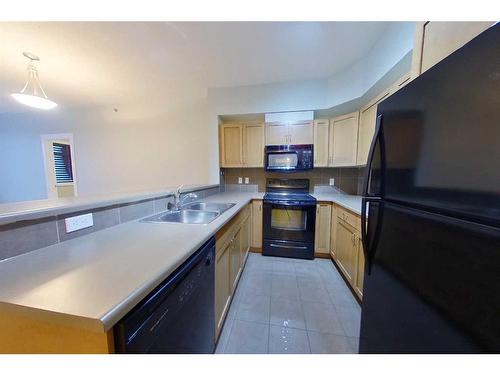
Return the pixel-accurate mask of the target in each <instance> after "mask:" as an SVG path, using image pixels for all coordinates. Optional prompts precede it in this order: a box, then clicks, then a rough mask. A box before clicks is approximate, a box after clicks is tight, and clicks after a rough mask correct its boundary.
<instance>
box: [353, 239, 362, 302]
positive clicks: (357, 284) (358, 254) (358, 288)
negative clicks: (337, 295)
mask: <svg viewBox="0 0 500 375" xmlns="http://www.w3.org/2000/svg"><path fill="white" fill-rule="evenodd" d="M355 241H356V243H355V248H356V277H355V279H354V291H355V292H356V294H357V295H358V296H359V298H363V280H364V277H365V254H364V253H363V244H362V243H361V241H360V238H359V236H358V235H356V236H355Z"/></svg>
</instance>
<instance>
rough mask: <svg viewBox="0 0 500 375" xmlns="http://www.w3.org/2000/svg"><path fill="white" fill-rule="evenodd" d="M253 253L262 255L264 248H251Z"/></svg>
mask: <svg viewBox="0 0 500 375" xmlns="http://www.w3.org/2000/svg"><path fill="white" fill-rule="evenodd" d="M250 252H251V253H262V248H260V247H251V248H250Z"/></svg>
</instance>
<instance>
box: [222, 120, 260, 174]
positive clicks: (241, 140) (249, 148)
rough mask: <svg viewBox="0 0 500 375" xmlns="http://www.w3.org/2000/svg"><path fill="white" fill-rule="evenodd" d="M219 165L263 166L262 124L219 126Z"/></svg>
mask: <svg viewBox="0 0 500 375" xmlns="http://www.w3.org/2000/svg"><path fill="white" fill-rule="evenodd" d="M220 160H221V167H224V168H241V167H254V168H255V167H263V166H264V124H263V123H248V124H223V125H221V126H220Z"/></svg>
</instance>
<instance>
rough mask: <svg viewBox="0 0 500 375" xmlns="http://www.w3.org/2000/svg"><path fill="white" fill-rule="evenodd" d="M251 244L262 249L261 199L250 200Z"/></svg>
mask: <svg viewBox="0 0 500 375" xmlns="http://www.w3.org/2000/svg"><path fill="white" fill-rule="evenodd" d="M251 246H252V247H253V248H255V249H262V201H261V200H254V201H252V241H251Z"/></svg>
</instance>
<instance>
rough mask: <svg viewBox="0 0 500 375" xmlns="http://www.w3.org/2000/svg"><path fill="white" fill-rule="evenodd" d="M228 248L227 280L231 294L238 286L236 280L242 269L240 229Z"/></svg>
mask: <svg viewBox="0 0 500 375" xmlns="http://www.w3.org/2000/svg"><path fill="white" fill-rule="evenodd" d="M229 248H230V250H229V251H230V254H231V257H230V262H229V280H230V284H231V293H232V292H234V290H235V289H236V285H238V278H239V276H240V272H241V267H242V258H241V228H240V229H238V231H237V232H236V234H235V235H234V237H233V239H232V240H231V244H230V245H229Z"/></svg>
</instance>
